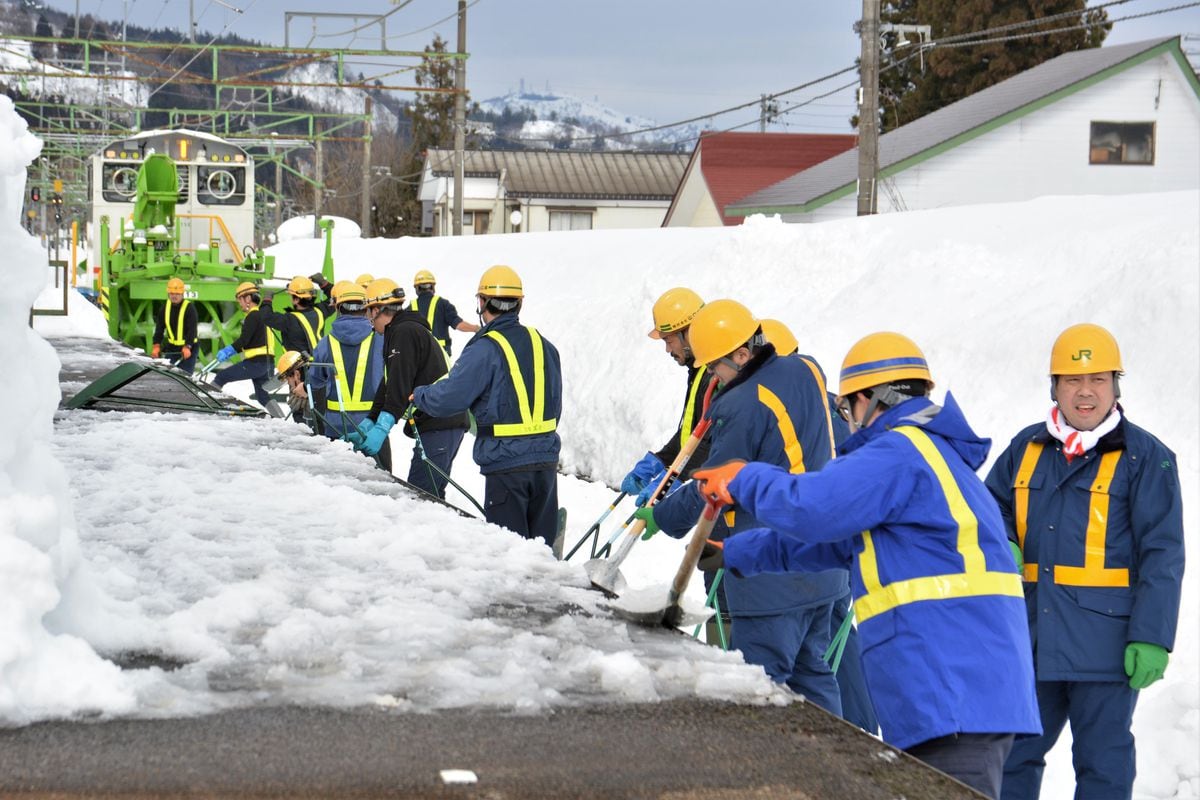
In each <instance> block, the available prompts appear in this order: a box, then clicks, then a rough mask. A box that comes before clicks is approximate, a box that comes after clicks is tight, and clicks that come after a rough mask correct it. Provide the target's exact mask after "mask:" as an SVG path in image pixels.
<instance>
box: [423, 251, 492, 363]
mask: <svg viewBox="0 0 1200 800" xmlns="http://www.w3.org/2000/svg"><path fill="white" fill-rule="evenodd" d="M413 288H414V289H416V291H417V296H416V297H414V298H413V299H412V304H411V305H410V308H411V309H412V310H413V311H415V312H416V313H418V314H420V315H421V316H423V317H425V321H426V322H427V323H428V324H429V329H430V330H432V331H433V338H435V339H437V341H438V344H440V345H441V346H442V349H443V350H445V351H446V355H450V350H451V347H452V342H451V341H450V329H451V328H454V330H456V331H467V332H468V333H475V332H476V331H478V330H479V326H478V325H475V324H473V323H470V322H467V321H466V320H464V319H463V318H462V317H460V316H459V315H458V309H457V308H455V307H454V304H453V303H451V302H450V301H449V300H447V299H446V298H444V297H442V296H441V295H439V294H438V293H437V278H436V277H434V275H433V273H432V272H430V271H429V270H427V269H423V270H419V271H418V272H417V274H416V275H414V276H413Z"/></svg>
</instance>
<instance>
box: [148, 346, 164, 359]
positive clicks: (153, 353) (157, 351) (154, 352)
mask: <svg viewBox="0 0 1200 800" xmlns="http://www.w3.org/2000/svg"><path fill="white" fill-rule="evenodd" d="M160 353H162V347H161V346H160V345H157V344H156V345H154V347H151V348H150V357H151V358H158V356H159V354H160Z"/></svg>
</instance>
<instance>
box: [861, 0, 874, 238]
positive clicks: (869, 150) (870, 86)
mask: <svg viewBox="0 0 1200 800" xmlns="http://www.w3.org/2000/svg"><path fill="white" fill-rule="evenodd" d="M859 36H861V37H862V58H861V59H860V60H859V72H860V73H861V76H862V84H861V85H860V86H859V87H858V216H860V217H862V216H865V215H868V214H874V213H875V175H876V173H878V171H879V0H863V16H862V22H861V24H860V27H859Z"/></svg>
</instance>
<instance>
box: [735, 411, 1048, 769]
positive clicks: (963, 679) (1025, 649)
mask: <svg viewBox="0 0 1200 800" xmlns="http://www.w3.org/2000/svg"><path fill="white" fill-rule="evenodd" d="M989 447H990V442H989V441H988V440H986V439H981V438H979V437H978V436H976V435H975V433H974V432H973V431H972V430H971V429H970V426H969V425H968V424H967V422H966V419H965V418H963V416H962V412H961V411H960V410H959V408H958V405H957V403H955V402H954V398H953V397H952V396H950V395H947V396H946V405H945V407H944V408H942V409H940V411H939V409H938V407H937V406H934V405H933V404H932V403H931V402H930V401H929V400H928V399H927V398H916V399H912V400H908V401H905V402H904V403H901V404H900V405H898V406H896V407H895V408H892V409H889V410H888V411H887V412H885V413H884V415H883V416H881V417H880V418H878V419H877V420H876V421H875V422H874V423H873V424H872V425H870V426H869V427H868V428H866V429H864V430H861V431H859V432H857V433H855V434H854V435H853V436H851V437H850V438H849V439H848V440H847V441H846V443H845V445H844V446H843V455H842V456H840V457H839V458H836V459H834V460H833V461H832V462H831V463H830V464H828V465H826V466H825V467H824V468H823V469H822V470H821V471H820V472H816V473H812V474H805V475H789V474H788V473H787V472H785V471H783V470H781V469H780V468H778V467H771V466H767V465H764V464H748V465H747V466H746V467H745V468H744V469H742V471H741V472H740V473H739V474H738V476H737V478H736V479H735V480H734V481H733V482H732V483H731V485H730V491H731V492H732V494H733V495H734V497H736V498H737V500H738V502H739V504H740V505H741V506H743V507H746V508H747V509H748V510H749V511H750V512H752V513H753V514H754V515H755V516H756V517H757V518H758V520H759V521H760V523H761V524H763V525H768V526H770V529H767V528H759V529H758V530H753V531H747V532H745V533H742V534H739V535H737V536H735V537H732V538H730V539H728V540H727V541H726V543H725V564H726V566H727V567H728V568H730V569H736V570H739V571H741V572H743V573H745V574H758V573H759V572H777V571H791V570H819V569H826V568H828V567H831V566H837V565H842V566H846V565H852V570H851V590H852V593H853V596H854V601H855V611H856V615H857V616H858V620H859V628H858V631H859V637H860V643H861V645H862V661H863V668H864V671H865V672H866V675H867V685H868V688H869V689H870V692H871V699H872V701H873V702H874V705H875V709H876V711H877V712H878V714H879V723H880V727H881V729H882V731H883V737H884V739H885V740H886V741H888V742H889V743H891V744H893V745H895V746H896V747H899V748H906V747H911V746H912V745H914V744H918V743H920V742H924V741H928V740H929V739H934V738H937V737H940V736H947V735H950V734H955V733H1015V734H1036V733H1040V731H1041V723H1040V720H1039V715H1038V710H1037V700H1036V694H1035V691H1034V679H1033V656H1032V654H1031V652H1030V646H1029V638H1028V634H1027V633H1026V630H1027V627H1026V623H1025V617H1024V608H1023V600H1022V598H1021V596H1020V595H1021V591H1020V579H1019V576H1018V575H1017V569H1016V564H1015V562H1014V561H1013V558H1012V553H1011V552H1010V551H1009V548H1008V543H1007V541H1006V537H1005V533H1004V523H1003V520H1002V519H1001V517H1000V513H999V510H998V509H997V508H996V504H995V503H994V502H993V501H992V499H991V497H990V496H989V494H988V490H987V488H986V487H985V486H984V485H983V482H982V481H980V480H979V478H978V476H977V475H976V474H975V470H976V469H977V468H978V467H979V466H981V465H982V464H983V462H984V460H986V457H987V452H988V449H989Z"/></svg>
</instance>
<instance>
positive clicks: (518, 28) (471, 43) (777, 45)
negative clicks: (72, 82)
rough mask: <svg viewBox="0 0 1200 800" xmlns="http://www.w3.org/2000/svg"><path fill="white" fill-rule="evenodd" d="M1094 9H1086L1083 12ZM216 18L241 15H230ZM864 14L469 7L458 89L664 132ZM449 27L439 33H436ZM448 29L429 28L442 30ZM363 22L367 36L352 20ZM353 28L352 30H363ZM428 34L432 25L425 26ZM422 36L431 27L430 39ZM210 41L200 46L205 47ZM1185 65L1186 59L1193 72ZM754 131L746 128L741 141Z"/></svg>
mask: <svg viewBox="0 0 1200 800" xmlns="http://www.w3.org/2000/svg"><path fill="white" fill-rule="evenodd" d="M1186 2H1188V0H1130V2H1126V3H1125V4H1123V5H1117V6H1113V7H1111V8H1109V17H1110V18H1111V19H1117V18H1119V17H1124V16H1130V15H1135V14H1145V13H1147V12H1153V11H1156V10H1159V9H1164V8H1169V7H1171V6H1174V5H1180V4H1183V3H1186ZM401 3H403V5H402V6H401V7H400V8H399V10H396V11H395V13H393V14H391V15H390V16H389V17H388V18H387V22H386V24H387V33H388V41H389V46H390V47H391V48H393V49H398V50H421V49H422V48H423V47H424V46H425V45H426V44H428V43H429V42H430V41H431V40H432V38H433V35H434V33H435V32H439V33H441V35H442V37H443V38H445V39H446V40H447V41H449V42H450V44H451V48H453V46H454V43H455V41H456V36H457V28H456V22H455V20H454V18H453V15H454V12H455V9H456V8H457V3H456V1H455V0H407V2H404V0H401ZM47 4H48V5H51V6H53V7H56V8H58V9H61V10H63V11H66V12H68V13H73V12H74V11H75V8H76V6H78V8H79V10H80V12H81V13H84V14H86V13H91V14H93V15H96V16H99V17H101V18H104V19H109V20H114V21H118V22H119V21H120V19H121V17H122V15H123V13H125V12H126V10H127V12H128V15H129V19H130V21H133V20H135V19H136V20H137V21H138V22H139V23H140V24H143V25H148V26H151V27H176V28H179V29H180V30H181V31H186V29H187V23H188V6H189V2H188V0H78V2H74V1H73V0H50V2H48V3H47ZM191 4H192V5H193V6H194V9H195V15H196V18H197V23H198V30H199V33H198V34H197V40H198V41H208V38H211V36H212V34H214V33H216V32H218V31H221V30H222V29H225V28H226V26H228V30H230V31H233V32H236V33H238V34H240V35H242V36H245V37H248V38H252V39H257V40H259V41H263V42H264V43H267V44H277V45H281V44H283V42H284V34H285V30H284V28H285V25H284V12H285V11H290V12H318V13H320V12H324V13H328V12H334V11H336V12H340V13H350V12H355V13H359V12H361V13H363V14H368V15H369V14H385V13H387V12H389V11H393V10H395V9H396V6H397V5H399V4H394V3H393V2H391V0H345V2H344V3H331V2H329V0H191ZM1091 5H1096V3H1094V2H1093V3H1091ZM227 6H233V7H236V8H239V9H242V10H243V13H241V14H238V13H235V12H234V11H231V10H230V9H229V8H228V7H227ZM861 10H862V6H861V3H859V2H857V0H835V2H817V0H809V1H808V2H801V1H800V0H742V2H739V3H736V4H734V3H728V2H716V1H715V0H637V1H636V2H634V1H633V0H604V1H603V2H584V1H583V0H475V2H473V4H471V5H470V6H469V8H468V11H467V18H468V26H467V50H468V51H469V52H470V53H471V58H470V60H469V62H468V67H467V85H468V88H469V89H470V90H471V94H472V97H473V98H475V99H477V100H482V99H485V98H488V97H493V96H496V95H499V94H504V93H505V92H507V91H509V90H510V89H516V88H518V87H519V85H520V82H521V81H522V80H524V81H525V86H526V88H527V89H530V90H537V91H542V90H545V89H546V87H547V86H549V88H550V89H551V90H552V91H555V92H561V93H568V94H574V95H576V96H579V97H583V98H588V99H596V100H598V101H599V102H601V103H603V104H605V105H607V106H610V107H612V108H614V109H617V110H618V111H621V112H624V113H628V114H635V115H638V116H643V117H649V118H651V119H654V120H657V121H658V122H661V123H667V122H674V121H677V120H682V119H685V118H690V117H696V116H701V115H705V114H708V113H711V112H714V111H718V110H720V109H724V108H728V107H730V106H734V105H738V104H740V103H744V102H749V101H756V100H757V99H758V97H759V95H760V94H763V93H771V92H777V91H780V90H783V89H787V88H790V87H792V86H796V85H798V84H801V83H805V82H807V81H809V80H812V79H814V78H818V77H821V76H823V75H826V74H828V73H831V72H834V71H836V70H839V69H842V68H844V67H848V66H851V65H852V64H853V63H854V59H855V58H856V57H857V56H858V54H859V41H858V37H857V36H856V35H855V34H854V33H853V31H852V30H851V26H852V25H853V23H854V21H855V20H856V19H857V18H858V17H859V15H860V13H861ZM447 17H449V19H446V18H447ZM443 19H444V20H445V21H443V22H440V23H438V21H439V20H443ZM362 22H365V20H363V21H362ZM362 22H360V23H358V24H362ZM435 23H438V24H435ZM314 25H315V32H316V33H318V34H333V33H337V32H344V31H346V30H347V29H349V28H352V27H354V25H355V23H354V22H353V21H351V20H349V19H330V18H325V19H320V20H316V21H315V22H314V20H313V19H311V18H306V19H298V18H293V20H292V22H291V24H290V28H289V33H290V37H291V44H293V45H309V44H310V43H311V44H312V45H314V46H334V45H338V44H341V45H347V46H351V45H352V46H356V47H378V46H379V44H380V42H379V29H378V27H368V28H366V29H365V30H363V31H360V32H359V33H358V34H357V39H355V38H354V35H353V34H352V35H343V36H327V35H322V36H318V37H317V38H312V34H313V33H314ZM431 26H432V27H431ZM205 32H207V33H208V34H209V37H208V38H204V37H203V34H204V33H205ZM1188 33H1191V34H1194V35H1196V36H1197V37H1198V38H1197V39H1196V40H1195V41H1191V42H1187V43H1185V46H1187V47H1189V48H1190V49H1192V50H1198V51H1200V6H1196V7H1192V8H1188V9H1186V10H1183V11H1175V12H1171V13H1166V14H1160V15H1157V16H1150V17H1147V18H1144V19H1138V20H1130V21H1127V22H1119V23H1117V25H1116V26H1115V28H1114V29H1113V31H1112V33H1111V34H1110V35H1109V37H1108V40H1107V41H1108V43H1110V44H1118V43H1122V42H1132V41H1138V40H1141V39H1149V38H1154V37H1157V36H1170V35H1176V34H1188ZM1194 60H1195V59H1194ZM855 77H856V74H855V73H852V74H849V75H845V76H841V77H839V78H836V79H834V80H833V81H830V82H827V83H824V84H821V85H820V86H817V87H814V88H812V89H809V90H807V91H804V92H799V93H797V94H796V95H794V96H790V97H789V101H794V100H804V99H808V98H811V97H812V96H813V95H814V94H816V93H819V92H824V91H828V90H830V89H833V88H835V87H837V86H840V85H842V84H845V83H849V82H851V81H853V80H854V79H855ZM853 102H854V101H853V93H852V92H851V91H850V90H847V91H844V92H841V93H839V94H837V95H835V96H833V97H830V98H828V99H825V100H818V101H816V102H814V103H813V104H812V105H808V106H806V107H805V108H803V109H799V110H797V111H795V112H793V113H791V114H789V115H787V116H786V117H784V118H783V121H784V122H785V123H786V127H782V126H781V127H778V128H776V129H778V130H790V131H813V132H849V127H848V123H847V119H848V118H849V116H850V115H851V114H852V113H853V112H854V105H853ZM757 116H758V112H757V109H756V108H751V109H747V110H745V111H742V112H740V113H735V114H729V115H725V116H721V117H717V118H715V120H714V122H713V127H716V128H725V127H731V126H733V125H737V124H739V123H743V122H746V121H748V120H752V119H757ZM750 129H753V128H750Z"/></svg>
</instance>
